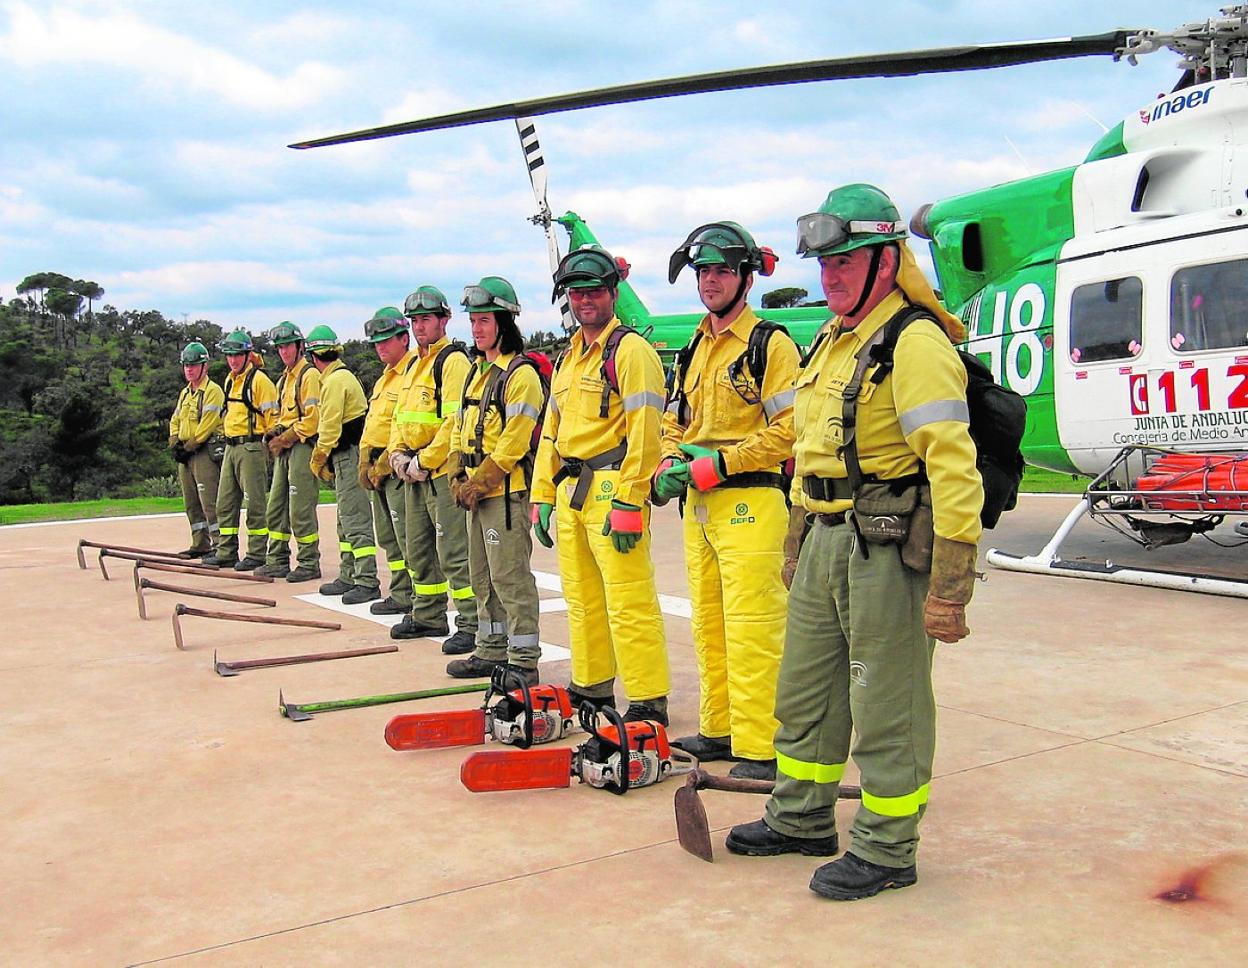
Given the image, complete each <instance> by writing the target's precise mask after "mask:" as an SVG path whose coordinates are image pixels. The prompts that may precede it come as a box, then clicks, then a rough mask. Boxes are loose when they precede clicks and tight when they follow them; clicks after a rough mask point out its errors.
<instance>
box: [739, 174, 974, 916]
mask: <svg viewBox="0 0 1248 968" xmlns="http://www.w3.org/2000/svg"><path fill="white" fill-rule="evenodd" d="M905 236H906V231H905V223H904V222H902V221H901V216H900V215H899V213H898V211H897V208H896V206H895V205H894V204H893V203H892V201H891V200H890V199H889V198H888V196H887V195H885V194H884V193H883V192H882V191H880V190H879V189H878V188H875V187H874V186H871V185H861V184H856V185H846V186H844V187H842V188H838V189H836V190H834V191H832V192H831V193H830V194H829V195H828V197H827V200H826V201H825V202H824V203H823V205H822V207H820V209H819V210H818V211H817V212H813V213H811V214H810V215H806V216H803V217H802V218H801V219H799V220H798V252H799V253H801V254H803V255H806V256H808V257H818V259H819V266H820V271H821V282H822V284H823V291H824V294H825V295H826V296H827V299H828V308H829V309H830V310H831V311H832V312H833V313H835V314H836V318H835V319H833V320H832V322H831V323H829V324H828V326H827V327H826V328H825V330H824V331H823V334H822V338H821V341H820V342H817V343H816V346H815V348H814V350H813V353H812V354H811V357H810V359H809V361H808V362H807V364H806V366H805V368H804V369H803V370H802V372H801V373H800V375H799V376H798V379H797V385H796V390H797V393H796V403H795V425H796V430H797V444H796V447H795V453H796V458H797V468H796V477H795V478H794V481H793V492H792V493H793V500H794V504H795V507H794V515H793V517H792V519H791V522H790V529H791V530H790V535H789V538H788V539H787V541H786V563H785V574H786V578H788V577H790V576H791V581H792V587H791V590H790V594H789V620H788V628H787V636H786V639H785V647H784V658H783V660H782V661H781V665H780V682H779V688H778V690H777V695H776V716H777V718H778V719H779V720H780V731H779V733H777V735H776V756H777V761H778V762H777V774H778V775H777V778H776V779H777V782H776V787H775V791H774V792H773V793H772V796H771V799H770V801H769V802H768V803H767V807H766V809H765V811H764V815H763V819H761V820H757V821H755V822H753V823H749V824H743V825H741V826H738V827H734V828H733V830H732V832H731V833H730V834H729V835H728V849H729V850H731V851H733V852H734V853H738V854H750V855H773V854H782V853H801V854H806V855H809V856H828V855H832V854H835V853H837V851H838V849H839V843H838V839H837V834H836V820H835V816H834V813H833V808H834V806H835V805H836V800H837V791H838V786H839V783H840V780H841V777H842V775H843V774H844V770H845V765H846V761H847V760H848V757H849V753H850V741H851V735H856V740H855V741H854V746H853V755H854V761H855V763H856V764H857V766H858V770H859V773H860V774H861V785H862V803H861V805H860V806H859V808H858V810H857V813H856V815H855V817H854V821H853V825H852V827H851V831H850V832H851V836H852V844H851V847H850V850H849V851H847V852H846V854H845V856H843V857H841V858H840V859H838V860H836V861H834V862H832V863H830V864H825V865H824V866H823V867H820V868H819V869H818V870H817V871H816V872H815V874H814V877H813V878H812V880H811V882H810V888H811V890H813V891H815V892H816V893H817V894H820V895H822V896H824V897H829V898H834V899H837V900H854V899H857V898H863V897H870V896H871V895H873V894H877V893H879V892H880V891H881V890H884V889H887V888H899V887H907V886H909V885H911V884H914V883H915V882H916V880H917V879H918V873H917V868H916V866H915V855H916V852H917V849H918V843H919V821H920V819H921V818H922V816H923V813H924V811H925V810H926V807H927V802H928V794H929V784H930V781H931V777H932V755H933V752H934V750H935V741H936V701H935V698H934V696H933V695H932V657H933V654H934V651H935V641H934V640H937V639H938V640H940V641H942V642H957V641H958V640H959V639H961V638H963V637H964V636H965V635H967V633H968V629H967V626H966V603H967V602H968V601H969V600H970V597H971V589H972V585H973V583H974V578H975V554H976V542H977V541H978V540H979V535H980V527H981V526H980V510H981V508H982V506H983V499H984V494H983V486H982V484H981V481H980V477H979V472H978V471H977V470H976V466H975V458H976V451H975V444H974V442H973V441H972V440H971V437H970V433H969V410H968V407H967V402H966V385H967V376H966V368H965V366H964V365H963V364H962V361H961V360H960V359H959V357H958V355H957V353H956V352H955V350H954V348H953V345H952V343H951V340H960V339H962V338H964V336H965V332H964V330H963V327H962V324H961V322H960V321H959V320H958V319H957V317H955V316H952V315H951V314H950V313H948V312H947V311H946V310H945V309H944V307H943V306H942V305H941V304H940V302H939V300H937V298H936V296H935V295H934V293H933V292H932V289H931V286H930V285H929V284H928V282H927V280H926V279H925V278H924V277H923V274H922V273H921V272H920V271H919V268H918V266H917V264H916V263H915V260H914V256H913V255H912V254H911V252H910V249H909V247H908V246H907V245H906V243H905ZM911 307H918V311H917V313H916V315H918V316H919V317H920V318H916V319H914V320H913V321H912V322H911V323H910V324H909V325H907V326H905V327H904V328H903V329H901V330H900V335H899V337H898V338H897V340H896V347H895V350H894V352H893V363H892V368H891V370H890V369H888V368H887V367H884V368H883V369H882V368H881V362H880V357H879V355H878V354H876V355H873V352H872V351H873V349H874V348H876V347H878V346H882V345H883V344H884V342H885V336H886V334H887V333H889V332H895V331H896V330H890V328H889V324H890V323H891V322H893V321H894V320H898V321H900V320H902V319H904V318H906V316H903V313H904V314H906V315H909V314H910V313H911V312H912V311H913V310H912V309H911ZM876 377H879V379H876ZM809 518H813V524H811V525H810V531H809V534H808V535H807V534H805V530H806V527H807V524H808V523H809ZM803 538H804V540H803ZM799 549H800V550H799Z"/></svg>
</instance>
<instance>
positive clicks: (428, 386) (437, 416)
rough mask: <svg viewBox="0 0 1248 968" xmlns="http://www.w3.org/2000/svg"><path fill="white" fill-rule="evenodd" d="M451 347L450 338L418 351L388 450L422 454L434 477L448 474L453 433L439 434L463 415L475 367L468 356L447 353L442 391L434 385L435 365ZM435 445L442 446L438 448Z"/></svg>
mask: <svg viewBox="0 0 1248 968" xmlns="http://www.w3.org/2000/svg"><path fill="white" fill-rule="evenodd" d="M450 345H451V341H450V339H449V337H446V336H443V337H442V338H441V339H440V340H438V341H437V342H436V343H433V344H432V345H430V346H429V348H428V349H426V350H424V351H423V352H422V351H421V350H420V349H419V347H418V348H417V351H416V362H415V363H414V364H413V365H412V368H411V369H409V370H408V371H407V374H406V375H405V376H404V377H403V382H402V384H401V385H400V387H399V399H398V405H397V408H396V409H395V413H394V422H393V423H392V424H391V425H390V442H389V445H388V446H387V448H386V449H387V450H388V451H398V450H415V451H418V452H419V454H420V466H421V467H423V468H424V469H425V470H427V471H432V472H433V476H434V477H442V476H443V475H445V474H446V457H447V454H448V453H449V451H450V434H449V432H448V433H447V434H445V435H440V434H439V433H438V430H439V428H440V427H441V426H442V425H443V424H444V423H449V422H450V421H451V419H452V418H453V417H454V416H455V414H457V413H459V406H460V400H459V397H460V394H461V393H463V389H464V382H465V381H466V380H467V379H468V370H469V369H470V368H471V367H472V363H471V362H469V360H468V354H467V353H459V352H453V353H447V355H446V359H445V360H443V362H442V385H441V387H438V386H437V384H436V383H435V381H434V364H435V363H436V362H437V359H438V354H439V353H441V352H442V351H443V350H444V349H446V347H448V346H450ZM439 395H440V396H441V401H442V402H441V407H440V408H439V405H438V397H439ZM435 441H437V442H438V443H437V445H436V446H435Z"/></svg>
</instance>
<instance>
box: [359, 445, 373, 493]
mask: <svg viewBox="0 0 1248 968" xmlns="http://www.w3.org/2000/svg"><path fill="white" fill-rule="evenodd" d="M370 471H371V469H370V467H369V464H368V461H367V460H366V459H365V458H364V455H363V454H361V455H360V475H359V476H360V487H362V488H364V490H366V491H375V490H377V485H376V484H374V483H373V475H372V473H371V472H370Z"/></svg>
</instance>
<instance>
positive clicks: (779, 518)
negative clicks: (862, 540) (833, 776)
mask: <svg viewBox="0 0 1248 968" xmlns="http://www.w3.org/2000/svg"><path fill="white" fill-rule="evenodd" d="M775 260H776V257H775V255H774V254H773V253H772V252H771V250H770V249H761V248H759V246H758V245H757V244H756V243H755V241H754V239H753V237H752V236H751V235H750V233H749V232H747V231H746V230H745V229H744V228H742V227H741V226H740V225H738V224H737V223H735V222H714V223H711V224H709V225H703V226H700V227H699V228H697V229H694V231H693V232H691V233H690V234H689V237H688V238H686V239H685V241H684V243H683V244H682V245H681V246H680V248H679V249H677V250H676V252H675V253H674V254H673V255H672V259H671V265H670V270H669V281H671V282H675V281H676V276H677V275H678V274H679V273H680V271H681V269H683V268H684V267H685V266H686V265H692V266H693V268H694V270H695V272H696V273H697V286H698V295H699V297H700V298H701V300H702V304H703V305H704V306H705V307H706V309H707V314H706V315H705V316H704V317H703V318H702V320H701V322H700V323H698V328H697V329H696V330H695V331H694V335H693V336H692V338H691V339H690V342H689V345H688V346H686V347H685V348H684V349H683V350H681V352H680V354H679V355H678V356H677V359H676V365H675V369H674V370H673V382H672V384H671V391H670V393H669V395H668V402H667V412H666V413H665V414H664V415H663V454H664V458H663V460H662V462H661V463H660V465H659V471H658V472H657V473H656V475H655V484H654V489H655V497H656V500H659V501H667V500H670V499H672V498H673V497H678V496H679V497H683V498H684V500H685V507H684V545H685V566H686V572H687V577H688V580H689V598H690V602H691V605H692V615H691V624H692V628H693V645H694V651H695V653H696V654H697V658H698V678H699V687H700V688H699V692H700V696H701V704H700V713H699V717H698V733H697V735H695V736H685V737H682V738H680V739H678V740H675V741H674V745H677V746H679V747H681V748H682V749H684V750H686V751H688V752H690V753H693V754H694V755H695V756H697V757H698V759H700V760H717V759H737V760H740V761H741V762H740V763H738V764H737V765H736V766H734V767H733V768H732V770H731V775H732V776H736V777H743V778H746V779H756V780H774V779H775V776H776V759H775V746H774V745H773V740H774V738H775V735H776V726H777V723H776V718H775V716H774V711H775V704H776V675H777V673H778V672H779V669H780V653H781V651H782V650H783V647H784V622H785V613H786V610H787V600H788V591H787V590H786V589H785V587H784V583H783V582H782V581H781V579H780V572H781V569H782V567H783V564H784V536H785V533H786V531H787V530H788V523H789V507H788V485H789V479H788V477H787V476H786V475H785V474H784V464H785V462H786V461H787V460H788V459H789V458H790V457H791V456H792V454H793V376H794V374H796V372H797V363H798V352H797V346H796V345H795V344H794V342H793V340H792V339H790V338H789V335H788V333H786V332H785V331H784V330H782V329H780V328H779V327H777V326H775V325H774V324H767V323H762V322H761V321H760V320H759V318H758V317H757V316H756V315H754V310H753V309H751V308H750V306H749V303H748V302H747V299H748V298H749V293H750V288H751V287H752V285H753V283H754V273H755V272H758V273H761V274H762V275H771V271H772V268H773V266H774V264H775Z"/></svg>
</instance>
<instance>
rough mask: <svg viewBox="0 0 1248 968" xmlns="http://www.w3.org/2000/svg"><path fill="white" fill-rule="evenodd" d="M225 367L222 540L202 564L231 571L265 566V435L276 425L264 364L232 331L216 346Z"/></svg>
mask: <svg viewBox="0 0 1248 968" xmlns="http://www.w3.org/2000/svg"><path fill="white" fill-rule="evenodd" d="M221 350H222V352H223V353H224V354H225V362H226V365H227V366H229V368H230V373H229V375H228V376H227V377H226V378H225V419H224V421H223V423H222V431H223V433H224V434H225V457H224V459H223V460H222V462H221V479H220V483H219V486H218V488H217V523H218V524H219V525H220V526H221V537H220V540H219V541H218V542H217V549H216V551H214V552H213V553H212V554H211V555H209V556H208V557H207V558H205V559H204V563H205V564H214V565H218V566H221V567H225V566H233V568H234V570H235V571H251V570H252V569H254V568H259V567H260V566H261V565H263V564H264V552H265V545H266V544H267V543H268V537H269V528H268V525H267V523H266V522H265V501H266V498H267V497H268V493H269V455H268V451H267V450H266V449H265V446H264V434H265V433H266V432H267V431H268V430H269V428H270V427H272V426H273V424H274V423H276V422H277V388H276V387H275V386H273V381H272V380H270V379H269V378H268V376H266V375H265V372H264V371H263V370H262V369H261V368H260V367H261V366H262V365H263V360H261V359H260V354H259V353H257V352H255V350H254V348H253V347H252V343H251V336H249V335H248V334H247V332H246V330H242V329H236V330H235V331H234V332H232V333H230V335H229V336H227V337H225V339H223V340H222V341H221ZM244 504H245V505H246V506H247V552H246V554H245V555H244V556H243V558H242V560H241V561H240V560H239V557H238V551H239V547H238V545H239V539H238V531H239V528H238V525H239V517H240V515H241V514H242V506H243V505H244Z"/></svg>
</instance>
